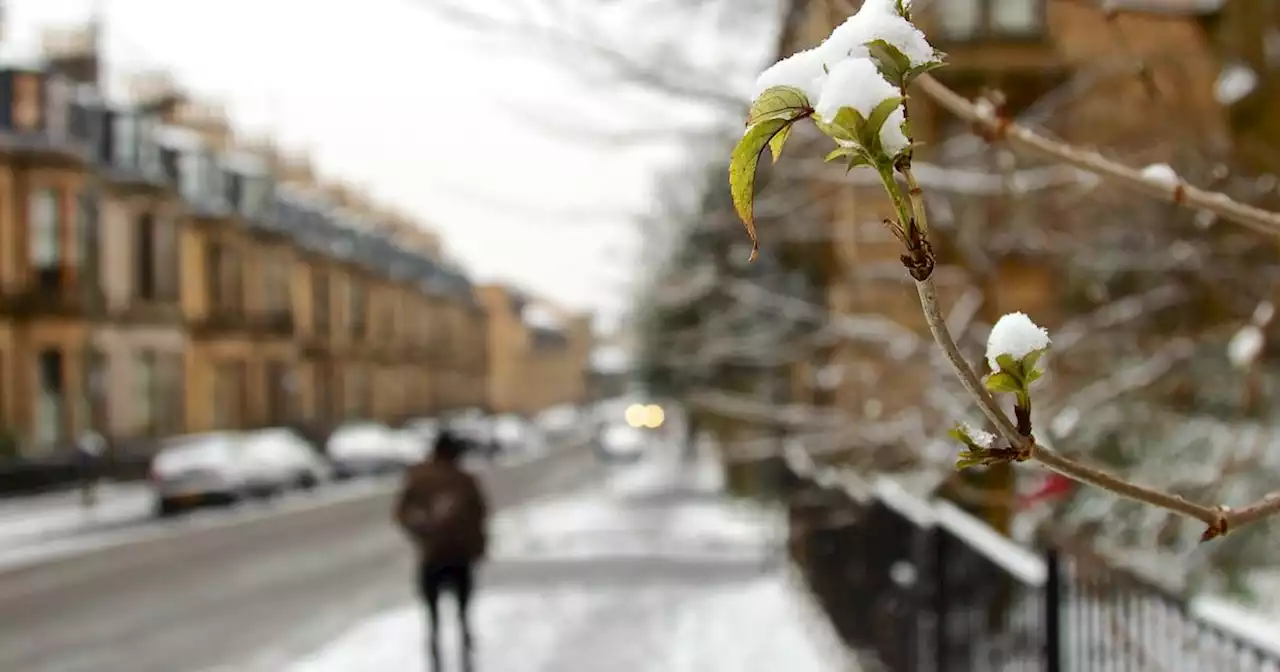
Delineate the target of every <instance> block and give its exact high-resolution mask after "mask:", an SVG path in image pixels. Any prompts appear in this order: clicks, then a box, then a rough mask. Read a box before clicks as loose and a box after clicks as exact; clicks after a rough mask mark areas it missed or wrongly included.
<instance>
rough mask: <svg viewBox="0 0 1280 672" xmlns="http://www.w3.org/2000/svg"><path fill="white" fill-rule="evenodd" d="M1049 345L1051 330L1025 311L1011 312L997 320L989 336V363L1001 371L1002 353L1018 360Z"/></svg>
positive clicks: (995, 369) (1041, 350) (992, 367)
mask: <svg viewBox="0 0 1280 672" xmlns="http://www.w3.org/2000/svg"><path fill="white" fill-rule="evenodd" d="M1048 347H1049V332H1047V331H1045V330H1044V328H1042V327H1040V326H1038V325H1036V323H1035V322H1032V321H1031V318H1030V317H1027V316H1026V315H1025V314H1024V313H1020V312H1019V313H1009V314H1008V315H1005V316H1003V317H1001V318H1000V319H999V320H997V321H996V324H995V326H994V327H992V328H991V335H990V336H988V337H987V363H988V364H990V365H991V370H992V371H999V370H1000V361H999V360H1000V357H1001V355H1008V356H1009V357H1010V358H1012V359H1013V360H1014V361H1015V362H1017V361H1022V360H1024V359H1026V358H1027V355H1030V354H1031V353H1033V352H1043V351H1044V350H1046V349H1048Z"/></svg>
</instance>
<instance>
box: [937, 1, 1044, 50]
mask: <svg viewBox="0 0 1280 672" xmlns="http://www.w3.org/2000/svg"><path fill="white" fill-rule="evenodd" d="M1044 5H1045V0H947V1H946V2H939V3H934V5H933V7H934V8H935V9H934V11H935V12H937V21H938V29H939V32H940V33H941V35H942V37H943V38H944V39H950V40H957V41H964V40H972V39H980V38H1002V37H1003V38H1018V37H1032V36H1036V35H1039V34H1040V33H1041V31H1042V30H1043V29H1044V12H1045V7H1044Z"/></svg>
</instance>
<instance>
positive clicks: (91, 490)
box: [76, 429, 107, 509]
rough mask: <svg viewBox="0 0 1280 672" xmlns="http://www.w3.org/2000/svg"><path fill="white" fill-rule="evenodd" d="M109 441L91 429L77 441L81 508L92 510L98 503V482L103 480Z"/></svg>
mask: <svg viewBox="0 0 1280 672" xmlns="http://www.w3.org/2000/svg"><path fill="white" fill-rule="evenodd" d="M106 450H107V441H106V439H104V438H103V437H102V435H101V434H99V433H97V432H96V431H94V430H92V429H89V430H86V431H85V432H84V433H83V434H81V435H80V437H79V438H78V439H76V462H77V463H78V466H79V472H80V474H79V476H80V506H81V507H83V508H85V509H91V508H93V507H94V506H95V505H96V504H97V503H98V482H99V481H100V480H101V479H102V466H103V465H102V462H103V459H104V457H105V453H106Z"/></svg>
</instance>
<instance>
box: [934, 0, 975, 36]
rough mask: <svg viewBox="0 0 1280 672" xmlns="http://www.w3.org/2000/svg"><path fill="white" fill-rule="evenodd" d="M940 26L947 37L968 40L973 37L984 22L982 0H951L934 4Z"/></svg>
mask: <svg viewBox="0 0 1280 672" xmlns="http://www.w3.org/2000/svg"><path fill="white" fill-rule="evenodd" d="M933 11H935V12H937V17H938V28H939V29H940V30H941V32H942V34H943V35H945V36H946V37H947V38H950V39H953V40H966V39H969V38H971V37H973V36H974V35H975V34H976V33H977V32H978V28H979V26H981V24H982V0H949V1H948V2H939V3H936V4H934V5H933Z"/></svg>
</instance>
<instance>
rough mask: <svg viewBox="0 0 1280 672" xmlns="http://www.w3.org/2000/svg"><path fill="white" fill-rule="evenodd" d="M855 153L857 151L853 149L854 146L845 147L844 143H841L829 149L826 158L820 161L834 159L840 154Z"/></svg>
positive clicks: (840, 155) (849, 154)
mask: <svg viewBox="0 0 1280 672" xmlns="http://www.w3.org/2000/svg"><path fill="white" fill-rule="evenodd" d="M856 153H857V150H855V149H854V148H852V147H845V146H844V145H841V146H839V147H836V148H835V149H833V150H831V153H830V154H827V158H825V159H823V160H822V161H823V162H824V163H825V162H829V161H835V160H836V159H838V158H840V157H842V156H853V155H854V154H856Z"/></svg>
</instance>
